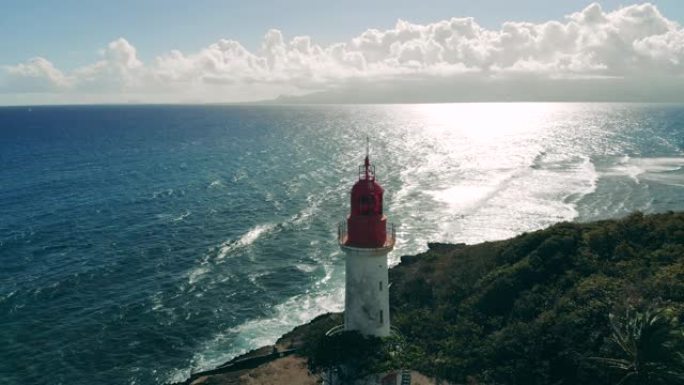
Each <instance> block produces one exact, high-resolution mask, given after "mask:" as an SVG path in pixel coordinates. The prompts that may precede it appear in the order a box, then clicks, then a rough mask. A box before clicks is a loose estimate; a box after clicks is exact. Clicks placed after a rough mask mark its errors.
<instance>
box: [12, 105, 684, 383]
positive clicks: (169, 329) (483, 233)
mask: <svg viewBox="0 0 684 385" xmlns="http://www.w3.org/2000/svg"><path fill="white" fill-rule="evenodd" d="M366 135H368V136H370V138H371V142H372V146H371V147H372V150H371V160H372V161H373V162H374V163H375V164H376V166H377V173H378V176H379V180H380V182H381V183H382V184H383V185H384V186H385V188H386V197H387V198H386V212H387V213H388V214H389V216H390V217H391V221H393V222H394V223H396V224H397V225H398V226H399V227H398V238H399V239H398V243H397V247H396V250H395V251H394V252H393V253H392V254H391V255H390V258H391V260H392V263H396V262H398V260H399V257H400V256H401V255H406V254H415V253H417V252H419V251H422V250H424V249H425V248H426V243H427V242H428V241H447V242H467V243H476V242H481V241H484V240H494V239H502V238H507V237H510V236H513V235H516V234H518V233H520V232H523V231H529V230H534V229H539V228H542V227H545V226H547V225H550V224H552V223H555V222H559V221H568V220H579V221H588V220H593V219H598V218H610V217H617V216H622V215H624V214H626V213H628V212H631V211H633V210H641V211H644V212H658V211H666V210H682V209H684V170H683V166H684V151H683V148H684V106H678V105H610V104H444V105H397V106H394V105H390V106H297V107H295V106H293V107H278V106H271V107H265V106H254V107H248V106H245V107H226V106H215V107H214V106H212V107H205V106H201V107H200V106H197V107H152V106H149V107H54V108H48V107H34V108H32V109H31V110H29V109H26V108H4V109H0V344H2V348H1V350H0V352H1V353H2V354H1V356H2V359H0V378H2V379H3V383H9V384H19V383H31V384H69V385H74V384H93V383H112V384H117V383H120V384H148V383H162V382H165V381H169V380H181V379H184V378H185V377H187V375H188V374H189V373H190V371H191V370H199V369H205V368H208V367H211V366H213V365H215V364H219V363H222V362H223V361H225V360H227V359H230V358H231V357H233V356H235V355H237V354H239V353H242V352H244V351H246V350H249V349H251V348H254V347H257V346H259V345H262V344H266V343H270V342H273V341H274V339H275V338H277V337H278V336H279V335H281V334H282V333H284V332H286V331H287V330H289V329H291V328H292V327H294V326H296V325H297V324H300V323H302V322H306V321H308V320H310V319H311V318H313V317H315V316H316V315H318V314H320V313H323V312H327V311H339V310H341V306H342V304H343V282H344V277H343V273H344V260H343V258H342V255H341V253H340V252H339V251H338V248H337V244H336V239H335V236H336V231H337V223H338V221H340V220H341V219H343V218H344V216H345V214H346V210H347V205H348V196H347V193H348V190H349V188H350V187H351V184H352V183H353V182H354V181H355V178H356V170H357V166H358V164H360V163H361V161H362V159H363V155H364V151H365V137H366Z"/></svg>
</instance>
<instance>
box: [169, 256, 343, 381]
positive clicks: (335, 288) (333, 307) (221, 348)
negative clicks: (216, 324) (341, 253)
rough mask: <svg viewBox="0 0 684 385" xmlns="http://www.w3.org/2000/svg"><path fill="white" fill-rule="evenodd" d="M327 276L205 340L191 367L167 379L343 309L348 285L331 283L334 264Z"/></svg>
mask: <svg viewBox="0 0 684 385" xmlns="http://www.w3.org/2000/svg"><path fill="white" fill-rule="evenodd" d="M324 268H325V269H326V275H325V277H323V278H322V279H320V280H319V281H318V282H317V283H316V284H315V285H314V287H313V288H312V289H311V290H308V291H307V292H306V293H304V294H301V295H297V296H294V297H291V298H289V299H287V300H286V301H284V302H283V303H281V304H279V305H276V306H275V307H274V308H273V311H272V316H270V317H266V318H258V319H253V320H249V321H247V322H244V323H242V324H240V325H238V326H235V327H231V328H227V329H226V330H224V331H223V332H221V333H218V334H217V335H215V336H214V337H213V338H211V339H209V340H207V341H205V342H204V343H203V344H202V346H201V347H200V348H199V350H198V352H197V353H196V354H195V355H194V356H193V359H192V364H191V367H190V368H183V369H177V370H174V371H172V372H171V373H169V375H168V379H167V380H166V381H167V382H173V381H184V380H185V379H186V378H188V376H189V375H190V373H191V372H193V371H199V370H204V369H209V368H213V367H216V366H218V365H220V364H222V363H224V362H226V361H228V360H230V359H231V358H234V357H236V356H238V355H240V354H243V353H246V352H247V351H249V350H251V349H253V348H255V347H259V346H264V345H269V344H272V343H274V342H275V341H276V339H277V338H278V337H280V336H281V335H283V334H284V333H286V332H287V331H289V330H291V329H292V328H294V327H295V326H298V325H301V324H304V323H307V322H309V321H311V320H312V319H313V318H315V317H316V316H318V315H319V314H322V313H326V312H339V311H342V308H343V304H344V300H343V298H344V286H343V285H342V282H331V281H330V279H331V277H333V276H337V277H338V279H341V278H342V277H341V276H340V275H339V274H337V273H335V272H334V271H333V270H334V269H335V268H334V267H333V266H332V265H329V264H328V265H324Z"/></svg>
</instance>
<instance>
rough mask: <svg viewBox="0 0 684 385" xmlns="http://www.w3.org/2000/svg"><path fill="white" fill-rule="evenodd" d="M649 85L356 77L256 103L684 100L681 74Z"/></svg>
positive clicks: (523, 79) (602, 81)
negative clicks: (678, 77)
mask: <svg viewBox="0 0 684 385" xmlns="http://www.w3.org/2000/svg"><path fill="white" fill-rule="evenodd" d="M652 83H653V85H654V86H653V87H649V89H648V90H644V88H643V87H642V86H640V85H639V84H637V83H636V82H634V81H631V80H627V79H622V78H586V77H584V78H576V79H548V78H540V77H538V76H529V77H521V76H517V77H515V78H492V79H489V80H482V78H481V77H475V76H462V77H458V78H453V77H451V78H442V77H437V76H435V77H422V78H411V77H407V79H405V80H401V81H374V82H368V81H363V80H357V81H353V82H350V83H347V84H343V85H339V86H337V87H333V88H330V89H327V90H324V91H317V92H313V93H310V94H306V95H281V96H279V97H278V98H276V99H273V100H267V101H263V102H261V103H265V104H347V103H449V102H675V103H681V102H684V92H683V90H684V78H682V79H662V78H654V79H652ZM654 90H655V91H654Z"/></svg>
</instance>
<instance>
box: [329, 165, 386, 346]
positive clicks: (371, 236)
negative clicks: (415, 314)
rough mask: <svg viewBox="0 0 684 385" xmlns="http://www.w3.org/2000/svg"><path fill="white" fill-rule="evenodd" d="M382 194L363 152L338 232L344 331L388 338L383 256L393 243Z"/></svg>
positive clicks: (373, 168)
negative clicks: (343, 279)
mask: <svg viewBox="0 0 684 385" xmlns="http://www.w3.org/2000/svg"><path fill="white" fill-rule="evenodd" d="M382 194H383V189H382V187H381V186H380V185H379V184H378V183H377V181H376V180H375V167H373V166H371V164H370V161H369V159H368V153H367V152H366V159H365V162H364V164H363V166H360V167H359V180H358V181H357V182H356V183H355V184H354V186H353V187H352V190H351V211H350V213H349V216H348V217H347V221H346V223H342V224H340V231H339V242H340V248H341V249H342V251H344V252H345V254H346V289H345V297H344V329H345V330H347V331H351V330H356V331H358V332H360V333H361V334H363V335H367V336H377V337H387V336H389V335H390V314H389V287H388V282H387V280H388V274H387V254H388V253H389V252H390V251H392V249H393V248H394V241H395V234H394V229H393V228H391V230H390V231H388V226H387V217H386V216H385V215H384V214H383V212H382Z"/></svg>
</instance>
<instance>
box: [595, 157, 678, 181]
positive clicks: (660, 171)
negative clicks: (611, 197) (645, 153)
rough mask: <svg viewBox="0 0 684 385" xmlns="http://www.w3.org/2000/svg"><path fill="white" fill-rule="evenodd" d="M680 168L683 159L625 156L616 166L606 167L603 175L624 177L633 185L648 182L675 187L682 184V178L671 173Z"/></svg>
mask: <svg viewBox="0 0 684 385" xmlns="http://www.w3.org/2000/svg"><path fill="white" fill-rule="evenodd" d="M682 167H684V157H655V158H648V157H647V158H631V157H629V156H626V155H625V156H623V157H621V158H620V159H619V161H618V162H617V164H615V165H614V166H611V167H608V168H607V169H606V170H605V172H604V175H609V176H620V175H624V176H627V177H629V178H630V179H632V180H633V181H634V182H635V183H640V182H641V181H642V180H650V181H655V182H661V183H664V184H671V185H675V186H676V185H679V184H682V183H684V176H682V175H676V174H671V173H672V172H675V171H679V170H681V169H682Z"/></svg>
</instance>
